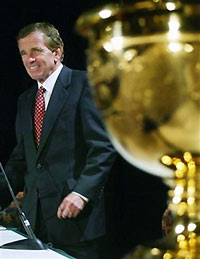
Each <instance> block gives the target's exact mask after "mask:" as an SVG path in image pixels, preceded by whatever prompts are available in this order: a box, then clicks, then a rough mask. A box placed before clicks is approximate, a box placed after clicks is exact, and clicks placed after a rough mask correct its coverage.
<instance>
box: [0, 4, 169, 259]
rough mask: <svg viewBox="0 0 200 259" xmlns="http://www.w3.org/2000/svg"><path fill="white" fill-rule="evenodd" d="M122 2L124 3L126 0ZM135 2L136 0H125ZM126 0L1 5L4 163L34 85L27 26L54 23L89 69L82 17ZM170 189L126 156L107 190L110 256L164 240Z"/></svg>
mask: <svg viewBox="0 0 200 259" xmlns="http://www.w3.org/2000/svg"><path fill="white" fill-rule="evenodd" d="M121 2H122V1H121ZM124 2H131V1H124ZM108 3H120V1H108V0H107V1H105V0H95V1H89V0H87V1H86V0H82V1H81V0H79V1H78V0H73V1H71V2H68V1H66V0H60V1H58V0H57V1H55V4H53V3H52V1H51V2H49V3H48V1H34V2H33V3H31V4H27V5H26V4H22V3H21V4H20V2H18V5H16V6H13V3H12V4H11V5H8V6H6V4H5V3H4V6H1V7H0V49H1V55H0V57H1V58H0V64H1V67H0V161H1V162H2V163H3V164H4V163H5V162H6V161H7V159H8V157H9V155H10V153H11V151H12V149H13V147H14V145H15V143H16V140H15V133H14V123H15V116H16V107H17V98H18V96H19V95H20V94H21V93H22V92H23V91H24V90H26V89H27V88H28V87H29V85H30V84H31V83H32V81H31V79H30V78H29V77H28V75H27V74H26V72H25V69H24V67H23V65H22V62H21V59H20V56H19V54H18V49H17V44H16V40H15V37H16V34H17V32H18V30H19V29H20V28H21V27H23V26H24V25H26V24H28V23H31V22H37V21H47V22H50V23H52V24H54V25H55V26H56V27H57V28H58V30H59V31H60V33H61V36H62V38H63V40H64V42H65V59H64V63H65V64H66V65H67V66H69V67H71V68H76V69H86V57H85V50H86V48H87V41H86V39H83V38H82V37H80V36H79V35H77V34H76V33H75V31H74V25H75V22H76V19H77V18H78V17H79V15H80V14H81V13H83V12H85V11H87V10H90V9H93V8H96V7H99V6H102V5H104V4H108ZM166 194H167V188H166V186H165V185H164V184H163V183H162V181H161V179H159V178H157V177H154V176H151V175H149V174H146V173H144V172H141V171H140V170H138V169H137V168H135V167H134V166H131V165H130V164H128V163H127V162H126V161H125V160H124V159H123V158H122V157H121V156H120V155H119V158H118V161H117V164H116V166H115V167H114V170H113V172H112V174H111V175H110V178H109V181H108V184H107V188H106V202H107V215H108V232H109V235H108V242H107V246H108V251H109V256H108V259H111V258H113V259H117V258H121V257H122V255H123V254H125V253H127V252H128V251H130V250H131V249H132V248H133V247H134V246H135V245H136V244H138V243H143V242H145V241H148V240H151V239H156V238H160V237H161V236H162V230H161V220H162V214H163V212H164V210H165V208H166Z"/></svg>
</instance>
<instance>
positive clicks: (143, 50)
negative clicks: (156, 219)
mask: <svg viewBox="0 0 200 259" xmlns="http://www.w3.org/2000/svg"><path fill="white" fill-rule="evenodd" d="M102 10H104V12H101V15H100V12H97V14H98V15H97V14H96V13H86V14H83V15H82V16H81V17H80V18H79V19H78V21H77V24H76V29H77V31H78V32H79V33H80V34H81V35H83V36H85V37H88V39H89V47H88V50H87V62H88V74H89V79H90V82H91V88H92V92H93V95H94V99H95V102H96V104H97V106H98V107H99V109H100V111H101V113H102V116H103V119H104V122H105V126H106V128H107V131H108V134H109V136H110V139H111V141H112V143H113V145H114V146H115V148H116V149H117V150H118V152H119V153H120V154H121V155H122V156H123V157H124V158H125V159H126V160H127V161H128V162H130V163H131V164H133V165H135V166H137V167H138V168H140V169H142V170H144V171H146V172H148V173H150V174H153V175H156V176H159V177H162V178H163V180H164V181H165V182H166V183H167V184H169V186H170V188H171V190H170V191H169V210H170V211H172V214H173V221H174V223H173V227H172V230H171V232H170V234H169V236H167V237H166V239H164V240H162V241H160V242H159V243H158V245H157V246H155V247H152V246H151V247H148V246H147V247H139V248H138V249H137V250H136V251H135V252H134V253H133V254H130V256H129V257H127V258H131V259H132V258H134V259H142V258H145V259H152V258H156V259H159V258H162V259H185V258H187V259H196V258H197V259H199V258H200V224H199V223H200V4H199V3H197V2H194V1H192V2H191V3H190V2H187V4H184V3H183V1H178V0H177V1H175V0H174V1H166V0H144V1H136V2H135V3H133V4H130V5H127V6H121V8H120V7H119V5H113V7H109V8H106V7H105V8H103V9H101V11H102ZM105 10H111V12H107V14H106V12H105Z"/></svg>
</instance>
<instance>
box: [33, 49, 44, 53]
mask: <svg viewBox="0 0 200 259" xmlns="http://www.w3.org/2000/svg"><path fill="white" fill-rule="evenodd" d="M33 52H35V53H40V52H42V49H34V50H33Z"/></svg>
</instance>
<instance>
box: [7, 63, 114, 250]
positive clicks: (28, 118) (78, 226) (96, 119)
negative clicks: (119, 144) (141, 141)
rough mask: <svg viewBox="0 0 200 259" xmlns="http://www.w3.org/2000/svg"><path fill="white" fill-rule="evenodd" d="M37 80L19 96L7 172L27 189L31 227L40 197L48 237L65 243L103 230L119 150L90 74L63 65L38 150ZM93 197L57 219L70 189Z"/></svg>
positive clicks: (25, 205) (26, 205)
mask: <svg viewBox="0 0 200 259" xmlns="http://www.w3.org/2000/svg"><path fill="white" fill-rule="evenodd" d="M36 92H37V85H36V84H35V85H34V87H33V88H31V89H29V90H28V91H26V92H25V93H23V94H22V95H21V96H20V98H19V102H18V113H17V119H16V136H17V141H18V144H17V146H16V147H15V149H14V151H13V153H12V155H11V157H10V159H9V161H8V163H7V165H6V172H7V174H8V176H9V178H10V180H11V182H12V184H13V185H14V186H15V191H16V192H17V191H19V190H21V189H22V188H23V189H24V195H25V197H24V201H23V210H24V212H25V214H26V216H27V218H28V219H29V221H30V223H31V225H32V227H33V229H34V228H35V220H36V213H37V200H38V198H39V199H40V201H41V207H42V211H43V214H44V217H45V223H46V225H47V228H48V232H49V240H50V241H51V242H52V243H53V244H56V243H59V244H61V242H62V244H63V245H65V244H70V243H74V242H79V241H84V240H89V239H93V238H96V237H98V236H101V235H103V234H104V233H105V217H104V216H105V215H104V196H103V189H104V184H105V181H106V178H107V176H108V172H109V170H110V169H111V167H112V164H113V161H114V160H115V156H116V152H115V151H114V149H113V146H112V145H111V143H110V142H109V140H108V137H107V134H106V133H105V130H104V127H103V124H102V121H101V116H100V114H99V112H98V109H97V108H96V106H95V104H94V103H93V99H92V97H91V92H90V88H89V86H88V83H87V74H86V73H85V72H83V71H77V70H71V69H69V68H67V67H66V66H64V67H63V69H62V71H61V73H60V75H59V77H58V79H57V81H56V84H55V87H54V90H53V92H52V96H51V99H50V101H49V104H48V108H47V111H46V115H45V119H44V123H43V129H42V135H41V142H40V146H39V148H38V150H36V147H35V143H34V137H33V135H34V133H33V132H34V130H33V110H34V101H35V96H36ZM72 190H73V191H75V192H78V193H80V194H82V195H84V196H86V197H87V198H88V199H89V203H88V204H87V205H86V207H85V208H84V210H83V211H82V212H81V213H80V215H79V216H78V217H77V218H75V219H67V218H66V219H58V218H57V215H56V213H57V209H58V206H59V204H60V202H61V201H62V199H63V198H64V197H65V196H66V195H67V194H68V193H70V192H71V191H72Z"/></svg>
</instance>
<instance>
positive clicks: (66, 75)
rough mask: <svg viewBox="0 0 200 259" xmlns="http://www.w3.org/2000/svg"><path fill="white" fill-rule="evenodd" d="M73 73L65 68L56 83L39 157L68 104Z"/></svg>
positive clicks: (46, 117) (38, 153)
mask: <svg viewBox="0 0 200 259" xmlns="http://www.w3.org/2000/svg"><path fill="white" fill-rule="evenodd" d="M71 72H72V71H71V69H69V68H67V67H65V66H64V67H63V69H62V71H61V73H60V75H59V77H58V79H57V81H56V84H55V86H54V89H53V92H52V95H51V98H50V100H49V104H48V108H47V111H46V114H45V118H44V122H43V126H42V133H41V138H40V145H39V148H38V152H37V157H38V156H39V155H40V153H41V151H42V149H43V147H44V145H45V143H46V141H47V138H48V136H49V134H50V132H51V130H52V127H53V125H54V123H55V121H56V119H57V117H58V115H59V112H60V110H61V109H62V107H63V105H64V104H66V102H67V99H68V96H69V90H70V87H69V86H70V83H71Z"/></svg>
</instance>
